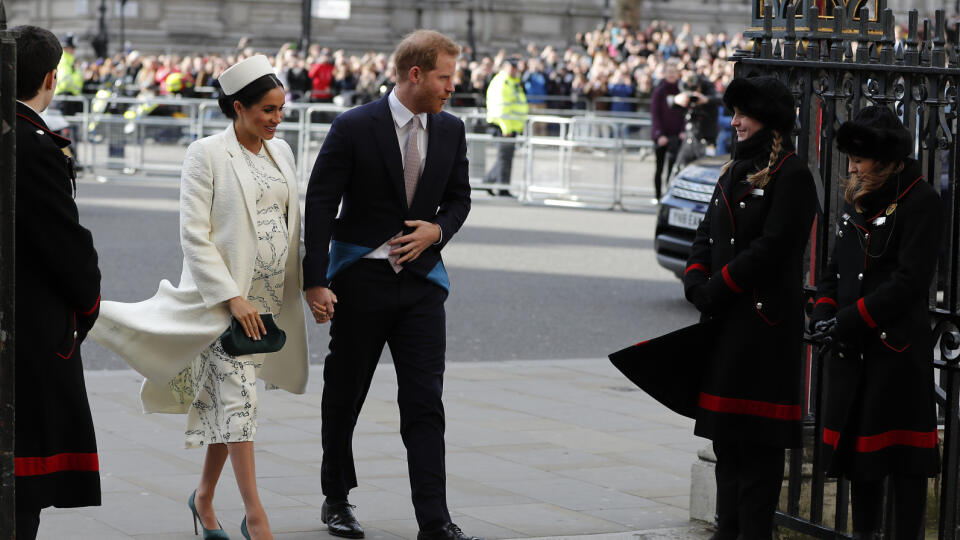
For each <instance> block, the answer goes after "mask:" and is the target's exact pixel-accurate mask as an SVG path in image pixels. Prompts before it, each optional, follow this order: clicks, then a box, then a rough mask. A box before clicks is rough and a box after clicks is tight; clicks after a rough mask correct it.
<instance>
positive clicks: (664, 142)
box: [657, 135, 670, 146]
mask: <svg viewBox="0 0 960 540" xmlns="http://www.w3.org/2000/svg"><path fill="white" fill-rule="evenodd" d="M668 142H670V139H668V138H667V136H666V135H661V136H659V137H657V146H666V145H667V143H668Z"/></svg>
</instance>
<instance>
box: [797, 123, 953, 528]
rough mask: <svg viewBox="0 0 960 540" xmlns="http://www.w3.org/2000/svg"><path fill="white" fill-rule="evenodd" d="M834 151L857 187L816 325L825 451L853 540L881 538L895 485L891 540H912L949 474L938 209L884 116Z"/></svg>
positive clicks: (905, 139)
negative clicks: (937, 295) (936, 310)
mask: <svg viewBox="0 0 960 540" xmlns="http://www.w3.org/2000/svg"><path fill="white" fill-rule="evenodd" d="M837 147H838V148H839V150H840V151H841V152H843V153H845V154H847V157H848V159H849V168H848V171H847V172H848V173H849V174H850V178H849V179H848V180H847V187H846V193H845V204H844V206H843V210H841V212H842V213H841V215H840V218H839V219H838V220H837V228H836V238H835V240H834V242H835V243H834V249H833V255H832V256H831V258H830V261H829V263H828V267H827V271H826V273H825V275H824V276H823V278H822V279H821V283H820V284H819V287H818V290H817V300H816V304H815V308H814V310H813V314H812V316H811V321H812V323H813V326H814V330H815V331H816V332H817V334H816V336H817V337H821V338H829V339H830V340H832V341H833V342H834V343H835V344H836V346H835V347H834V351H833V355H832V357H831V358H829V359H828V360H827V362H826V364H825V366H824V369H825V371H824V381H825V406H824V412H823V414H824V421H823V424H824V427H823V433H822V434H821V441H820V444H821V448H822V449H823V456H824V457H825V459H826V460H827V463H828V471H827V474H828V475H830V476H843V477H846V478H848V479H850V480H851V481H852V482H851V489H852V504H853V530H854V536H855V537H861V538H868V537H870V535H871V534H873V533H874V532H876V531H878V530H879V528H880V517H881V511H880V510H881V509H880V506H881V500H882V497H883V490H882V486H883V480H884V479H885V478H888V477H889V479H890V483H891V484H892V486H893V499H894V500H893V502H894V521H895V523H896V530H895V535H894V536H893V538H896V539H911V540H912V539H914V538H917V537H918V535H919V533H920V531H921V529H922V527H923V521H922V519H923V508H924V504H925V496H926V479H927V477H932V476H935V475H936V474H937V472H939V463H940V460H939V450H938V444H939V442H938V437H937V416H936V408H935V401H934V399H935V397H934V390H933V383H934V377H933V356H932V355H933V344H934V343H933V337H932V335H931V330H930V322H929V317H928V314H927V297H928V294H929V287H930V282H931V280H932V279H933V277H934V272H935V268H936V263H937V256H938V253H939V250H940V240H941V236H942V220H943V216H942V212H941V202H940V198H939V197H938V196H937V192H936V191H935V190H934V188H933V187H931V186H930V184H928V183H927V182H926V181H924V179H923V176H922V173H921V168H920V164H919V163H917V162H916V161H915V160H913V159H912V158H911V157H910V156H912V155H913V142H912V140H911V136H910V133H909V132H908V131H907V130H906V129H905V128H904V127H903V124H901V123H900V120H899V119H898V118H897V117H896V115H895V114H894V113H893V112H892V111H891V110H890V109H888V108H887V107H877V106H870V107H865V108H864V109H862V110H861V111H860V112H859V113H858V114H857V115H856V117H855V118H854V119H853V120H852V121H848V122H845V123H844V124H843V125H842V126H840V129H839V130H838V131H837Z"/></svg>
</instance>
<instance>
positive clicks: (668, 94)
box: [650, 62, 684, 202]
mask: <svg viewBox="0 0 960 540" xmlns="http://www.w3.org/2000/svg"><path fill="white" fill-rule="evenodd" d="M679 82H680V69H679V68H678V67H677V63H676V62H667V65H666V66H665V67H664V69H663V80H662V81H660V84H658V85H657V87H656V88H654V90H653V96H652V97H651V98H650V120H651V123H652V125H651V130H650V135H651V138H653V146H654V154H655V156H656V159H657V168H656V171H655V172H654V174H653V193H654V195H655V196H656V199H657V200H656V202H659V201H660V198H661V195H662V192H661V189H662V186H663V177H664V172H666V177H667V178H668V179H669V178H670V173H671V172H672V171H673V164H674V163H676V161H677V152H678V151H679V150H680V143H681V140H682V137H681V136H680V134H681V133H682V132H683V122H684V120H683V117H684V110H683V109H680V108H677V107H671V106H670V105H669V103H668V98H672V97H673V96H675V95H677V94H679V93H680V86H679ZM664 168H666V170H664Z"/></svg>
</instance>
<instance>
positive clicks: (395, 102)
mask: <svg viewBox="0 0 960 540" xmlns="http://www.w3.org/2000/svg"><path fill="white" fill-rule="evenodd" d="M387 102H388V103H389V104H390V114H391V116H393V127H394V128H396V130H397V144H399V145H400V163H401V164H402V163H403V161H404V158H406V155H407V142H408V139H409V138H410V130H411V129H412V128H413V122H412V120H413V113H412V112H410V109H408V108H407V106H406V105H404V104H403V103H401V102H400V99H399V98H397V94H396V92H390V95H389V96H387ZM417 116H419V117H420V133H419V137H417V149H419V150H420V174H421V175H422V174H423V165H424V163H426V161H427V113H420V114H418V115H417ZM402 232H403V231H400V232H398V233H397V235H398V236H399V235H400V234H401V233H402ZM394 238H396V236H394ZM390 240H393V238H391V239H390ZM390 240H387V242H389V241H390ZM387 242H384V243H383V244H382V245H381V246H380V247H378V248H377V249H375V250H373V251H371V252H370V253H367V254H366V255H364V256H363V258H365V259H386V258H387V257H388V256H389V255H390V250H392V249H394V248H393V246H391V245H389V244H388V243H387Z"/></svg>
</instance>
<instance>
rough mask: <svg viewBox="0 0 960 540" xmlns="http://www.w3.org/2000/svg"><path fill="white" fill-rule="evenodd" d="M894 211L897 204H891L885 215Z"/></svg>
mask: <svg viewBox="0 0 960 540" xmlns="http://www.w3.org/2000/svg"><path fill="white" fill-rule="evenodd" d="M896 209H897V203H893V204H891V205H890V206H888V207H887V215H888V216H889V215H890V214H892V213H893V211H894V210H896Z"/></svg>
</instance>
